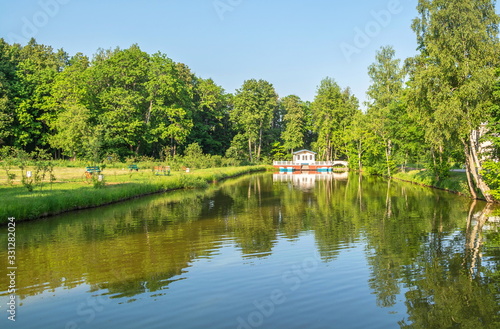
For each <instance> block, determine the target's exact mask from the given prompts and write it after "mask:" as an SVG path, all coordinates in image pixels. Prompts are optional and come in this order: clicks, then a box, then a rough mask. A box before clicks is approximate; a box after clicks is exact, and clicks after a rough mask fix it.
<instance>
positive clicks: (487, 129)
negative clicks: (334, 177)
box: [0, 0, 500, 201]
mask: <svg viewBox="0 0 500 329" xmlns="http://www.w3.org/2000/svg"><path fill="white" fill-rule="evenodd" d="M494 3H495V2H494V1H491V0H473V1H470V0H467V1H466V0H459V1H452V2H450V1H445V0H420V1H419V2H418V7H417V9H418V17H417V18H416V19H415V20H414V21H413V24H412V28H413V30H414V31H415V34H416V38H417V45H418V54H417V55H416V56H414V57H412V58H407V59H405V60H401V59H398V58H397V57H396V53H395V51H394V49H393V48H392V47H390V46H385V47H382V48H381V49H380V50H379V51H378V52H377V54H376V55H375V61H374V63H373V64H372V65H370V67H369V68H368V72H367V73H368V75H369V77H370V79H371V85H370V87H369V89H368V91H367V95H368V97H369V100H368V102H367V103H366V104H359V101H358V99H357V98H356V97H355V96H354V95H353V93H352V92H351V90H350V88H349V87H341V86H340V85H339V84H338V83H337V82H336V81H335V79H333V78H330V77H327V78H325V79H323V80H322V81H321V82H320V83H319V86H318V89H317V94H316V96H315V98H314V100H313V101H312V102H308V101H304V100H301V99H300V98H299V97H297V96H295V95H288V96H285V95H281V96H280V95H278V94H277V92H276V90H275V89H274V87H273V85H272V84H271V83H270V82H268V81H264V80H257V79H250V80H246V81H244V82H243V84H242V87H241V88H240V89H238V90H236V91H235V92H234V93H228V92H226V91H225V90H224V89H223V88H222V87H220V86H218V85H217V84H216V82H214V81H213V80H212V79H205V78H201V77H197V76H196V75H195V74H194V73H193V72H192V71H191V69H190V68H189V67H188V66H187V65H185V64H183V63H178V62H174V61H173V60H172V59H170V58H169V57H168V56H167V55H166V54H162V53H155V54H148V53H146V52H144V51H142V50H141V49H140V47H139V46H138V45H132V46H131V47H129V48H127V49H120V48H116V49H109V50H104V49H99V50H97V52H96V53H95V54H94V55H93V57H92V58H89V57H88V56H87V55H85V54H82V53H77V54H74V55H70V54H68V53H67V52H65V51H64V50H63V49H60V50H54V49H53V48H52V47H50V46H48V45H42V44H38V43H37V42H36V41H35V40H34V39H32V40H31V41H30V42H29V43H28V44H26V45H19V44H8V43H6V42H5V41H4V40H3V39H0V147H3V151H2V152H1V153H2V159H1V162H0V163H1V164H2V166H3V168H4V169H5V168H6V167H8V166H9V161H10V160H9V159H11V158H12V157H13V156H12V154H14V153H16V152H17V153H19V152H26V153H28V154H32V152H37V154H41V153H40V152H45V153H44V156H45V155H49V156H50V157H51V158H53V159H71V160H73V161H77V162H78V161H83V162H86V163H91V164H97V163H102V162H105V161H112V162H130V163H134V162H137V161H144V160H145V161H150V162H154V161H161V162H164V163H168V164H170V165H172V166H178V167H182V166H186V167H188V166H194V165H193V163H196V162H200V160H199V159H202V160H201V162H202V163H196V164H195V166H199V167H210V166H221V165H222V166H224V165H241V164H242V165H246V164H259V163H270V161H272V160H288V159H291V153H292V152H293V151H294V150H298V149H299V148H308V149H312V150H314V151H315V152H317V153H318V156H317V159H318V160H333V159H336V160H342V159H343V160H348V161H349V163H350V167H351V168H353V169H360V170H361V169H362V170H364V171H365V172H368V173H372V174H379V175H385V176H389V177H391V176H393V175H394V174H395V173H396V172H397V171H398V168H399V167H406V165H407V163H421V164H423V165H424V167H425V169H426V170H427V171H426V173H424V174H422V175H424V176H425V175H432V176H433V177H434V178H433V181H435V182H440V181H442V180H446V179H448V178H449V177H450V175H451V174H450V168H451V167H452V165H453V164H455V163H459V164H461V165H462V167H463V168H464V169H466V174H467V175H466V177H467V182H468V183H467V185H468V190H469V192H468V194H470V195H471V196H472V197H481V195H482V196H483V197H484V198H486V199H487V200H488V201H494V200H495V198H498V197H500V192H499V191H500V184H498V183H497V180H498V175H497V173H498V172H500V163H499V162H498V161H497V160H498V149H499V147H500V138H499V137H498V136H500V125H499V122H500V82H499V81H500V79H499V77H500V47H499V42H498V24H499V22H500V19H499V16H498V15H497V14H496V13H495V7H494ZM456 13H461V14H460V15H456ZM361 105H364V106H361ZM180 156H183V157H182V158H181V157H180ZM202 156H203V157H202ZM18 158H19V157H18ZM185 159H188V160H189V161H186V162H185V163H184V164H182V163H181V161H183V160H185ZM42 162H43V161H42ZM42 164H43V163H42ZM40 171H41V172H42V173H44V174H45V175H49V176H50V175H51V173H50V168H46V169H43V168H42V169H40ZM8 179H9V178H8V174H7V180H8ZM27 183H28V184H29V182H27Z"/></svg>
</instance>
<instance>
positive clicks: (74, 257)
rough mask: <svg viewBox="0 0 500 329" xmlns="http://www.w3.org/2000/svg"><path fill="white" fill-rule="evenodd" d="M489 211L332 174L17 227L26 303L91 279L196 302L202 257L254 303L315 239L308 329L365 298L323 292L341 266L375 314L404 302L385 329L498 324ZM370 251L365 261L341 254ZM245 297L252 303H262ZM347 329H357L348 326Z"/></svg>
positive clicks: (497, 255)
mask: <svg viewBox="0 0 500 329" xmlns="http://www.w3.org/2000/svg"><path fill="white" fill-rule="evenodd" d="M344 174H345V175H347V173H342V175H344ZM493 211H494V209H492V207H491V206H489V205H485V204H484V203H481V202H473V203H470V202H469V201H468V200H467V199H465V198H460V197H457V196H455V195H452V194H448V193H443V192H440V191H434V190H431V189H425V188H421V187H419V186H415V185H410V184H406V183H400V182H391V181H386V180H382V179H380V178H376V177H362V176H356V175H352V174H351V175H350V176H342V177H339V176H337V174H332V173H325V174H318V173H314V174H311V173H308V174H303V175H300V174H294V175H289V174H275V175H268V174H266V175H255V176H251V177H242V178H239V179H236V180H231V181H227V182H225V183H223V184H221V185H219V186H214V187H212V188H210V189H208V190H206V191H180V192H174V193H167V194H165V195H160V196H153V197H148V198H144V199H138V200H133V201H129V202H127V203H123V204H120V205H114V206H110V207H104V208H100V209H94V210H88V211H82V212H77V213H72V214H68V215H64V216H59V217H56V218H50V219H48V220H44V221H39V222H32V223H20V224H19V225H18V228H17V262H18V268H19V273H18V277H17V284H18V287H19V289H18V296H19V297H20V298H21V300H30V298H32V296H35V295H43V294H44V293H45V292H47V291H52V292H55V291H56V290H57V289H58V288H64V289H68V290H71V289H73V288H75V287H78V286H80V285H82V284H85V285H88V286H89V287H91V288H90V292H91V293H92V292H99V294H101V295H106V296H108V297H110V298H112V299H115V300H118V301H122V300H126V301H131V302H133V303H137V304H140V303H142V302H141V301H140V298H139V296H144V294H149V295H150V296H155V298H158V297H159V296H168V295H169V294H170V293H172V294H175V293H182V295H183V296H185V298H186V299H196V298H199V294H202V293H201V292H200V291H196V289H193V291H191V290H178V289H180V288H179V287H181V286H185V285H184V284H183V283H185V284H186V285H188V286H189V285H190V284H193V282H197V280H198V279H200V278H204V275H207V274H206V272H201V271H200V272H199V274H196V273H197V269H198V266H199V262H200V261H202V260H207V261H211V260H214V259H218V260H219V261H220V262H221V263H220V265H218V267H217V268H216V270H217V271H220V272H216V273H218V275H220V276H221V278H234V281H231V280H230V279H226V280H221V282H220V283H219V284H220V286H217V284H216V283H212V287H213V288H214V289H216V288H218V289H220V290H219V293H220V291H223V290H231V291H232V290H238V291H242V292H241V294H243V295H245V296H253V294H254V293H256V292H255V290H257V289H258V288H256V287H261V286H262V287H267V286H268V285H269V282H270V280H271V279H270V278H272V277H275V276H276V277H280V273H281V272H282V271H283V268H287V267H286V266H285V264H290V263H293V261H294V257H295V255H302V254H303V253H304V252H305V251H304V250H301V249H293V248H294V247H293V246H294V245H297V246H300V245H302V244H303V243H304V241H308V239H309V238H312V239H313V240H314V248H315V249H316V250H317V252H318V253H319V257H320V260H321V264H322V265H318V270H317V272H316V273H315V275H316V276H315V278H314V279H313V278H312V277H311V279H309V277H307V278H306V276H304V278H305V279H304V281H307V284H308V286H309V288H308V289H309V290H308V291H309V292H311V291H315V292H317V293H316V294H312V295H308V297H307V303H309V304H307V305H305V306H304V307H308V308H310V307H312V306H311V305H316V306H314V311H313V310H310V311H309V313H310V321H311V323H313V321H318V320H317V319H318V318H320V319H324V320H322V321H324V322H320V323H317V325H316V326H314V325H312V324H311V325H310V326H309V327H310V328H324V327H328V325H327V323H330V322H328V321H330V320H332V319H331V318H330V317H329V316H330V315H329V312H330V311H327V310H326V309H325V308H322V307H320V306H319V305H330V304H331V303H332V300H334V299H335V298H341V297H342V296H347V295H349V298H350V299H349V300H351V304H352V303H354V305H356V303H359V300H356V298H353V294H354V295H355V294H356V292H354V291H344V290H345V289H343V284H342V283H341V282H344V281H336V282H337V284H336V285H334V287H335V288H332V289H334V290H332V291H331V294H330V295H325V294H324V293H322V290H324V287H325V285H327V284H326V283H330V282H332V281H334V275H336V274H338V273H341V271H340V268H342V267H341V264H345V266H346V273H349V274H346V277H345V278H343V279H342V280H348V279H349V275H352V276H353V277H364V276H363V275H364V274H363V273H366V279H364V280H365V281H364V282H359V284H360V285H362V284H366V285H367V287H368V289H369V290H370V292H371V293H372V294H374V296H375V301H374V304H376V306H377V307H378V308H379V309H389V310H393V309H398V310H399V309H400V308H401V307H403V305H404V308H405V309H406V314H397V312H394V313H396V314H397V319H398V320H399V322H397V321H394V320H393V318H392V317H388V318H383V319H382V318H381V320H380V321H382V322H381V323H382V324H383V326H382V327H385V328H389V327H393V326H394V325H396V326H398V327H402V328H451V327H454V326H457V327H459V326H462V327H472V326H475V327H478V328H490V327H491V328H493V327H495V328H496V327H497V325H498V324H499V323H500V319H499V315H498V314H500V313H499V312H500V307H499V301H500V298H499V296H500V275H499V274H498V273H499V272H498V271H497V270H498V266H499V264H500V238H499V236H498V223H497V222H495V220H494V219H495V217H493V220H491V221H488V218H491V217H490V215H491V214H492V212H493ZM0 243H1V246H2V247H1V248H3V249H2V250H1V251H0V257H2V259H6V250H5V246H6V245H7V243H6V235H5V234H2V237H1V239H0ZM283 245H286V246H287V247H286V248H288V249H284V247H283ZM360 246H361V250H363V253H362V254H360V256H359V258H356V257H355V256H352V259H351V260H349V258H345V259H344V258H342V260H340V259H339V258H340V256H341V255H346V252H348V251H349V250H358V249H360ZM297 248H298V247H297ZM223 250H236V251H237V253H238V255H235V254H233V253H230V256H225V253H224V252H223ZM308 251H309V250H308ZM354 254H356V253H354ZM226 257H227V258H226ZM296 257H299V256H296ZM297 259H298V260H295V261H298V262H299V263H300V262H301V261H302V259H301V258H297ZM240 260H241V262H240ZM361 261H364V262H365V263H364V265H363V266H358V267H355V266H353V265H352V268H349V266H350V264H351V263H350V262H352V264H354V263H356V262H358V263H359V262H361ZM344 262H345V263H344ZM218 264H219V263H218ZM356 264H357V263H356ZM248 266H256V267H258V268H259V275H258V276H255V277H250V278H249V277H247V276H244V275H243V273H246V272H248V270H249V267H248ZM287 266H288V265H287ZM332 268H333V269H336V270H335V271H333V270H332ZM2 271H3V269H2ZM214 271H215V269H214ZM337 272H338V273H337ZM236 277H239V278H240V280H241V277H245V280H246V281H245V282H242V281H236V279H235V278H236ZM252 280H255V281H252ZM249 281H250V282H249ZM304 284H305V283H304ZM6 286H8V284H7V279H6V276H5V275H1V276H0V287H2V288H4V287H6ZM245 287H248V288H245ZM263 289H264V288H263ZM266 289H267V288H266ZM264 292H265V293H267V292H268V290H265V291H264ZM6 295H7V293H6V291H3V292H2V293H0V296H6ZM360 296H361V295H360ZM354 297H356V296H354ZM248 298H249V299H250V300H249V301H248V304H250V305H252V301H253V298H255V297H248ZM345 298H347V297H345ZM359 298H361V297H359ZM243 299H244V298H243ZM241 300H242V298H241V297H238V296H231V295H227V294H224V303H226V304H235V305H239V304H238V303H241ZM300 303H301V304H300V305H302V303H304V302H303V301H301V302H300ZM342 303H344V302H342ZM342 303H340V305H342ZM339 307H341V306H339ZM346 307H347V306H346ZM291 309H293V307H291ZM238 312H245V311H241V310H240V311H238ZM290 312H291V313H288V314H282V315H276V316H275V317H274V319H275V321H276V322H277V324H276V325H275V327H278V326H279V323H280V319H281V320H283V319H287V318H291V319H293V317H294V316H296V315H295V314H294V312H293V311H290ZM341 313H342V312H341ZM238 314H239V313H238ZM346 314H347V313H346ZM374 314H375V313H374ZM377 314H378V313H377ZM236 315H237V314H226V315H223V314H221V315H217V316H219V317H220V321H221V322H224V321H229V322H231V321H232V320H233V319H234V318H235V317H236ZM372 315H373V314H372ZM158 316H161V314H159V315H158ZM172 316H173V317H175V316H178V317H181V315H179V314H177V315H172ZM186 316H187V315H186ZM212 316H215V315H212ZM224 316H225V317H226V318H224ZM186 320H187V319H186ZM302 320H304V319H302ZM179 321H181V320H180V319H179ZM268 321H272V318H269V319H268ZM304 321H305V320H304ZM384 321H386V322H384ZM297 323H300V322H297ZM314 323H316V322H314ZM351 324H352V323H351ZM186 327H187V326H186ZM192 327H193V328H194V327H200V328H201V327H203V326H202V323H198V326H196V325H193V326H192ZM218 327H220V328H222V327H223V326H218ZM228 327H231V326H228ZM232 327H235V326H232ZM342 327H343V328H349V322H345V323H344V325H343V326H342ZM353 327H354V326H353Z"/></svg>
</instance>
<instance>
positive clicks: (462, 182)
mask: <svg viewBox="0 0 500 329" xmlns="http://www.w3.org/2000/svg"><path fill="white" fill-rule="evenodd" d="M394 178H396V179H400V180H404V181H408V182H412V183H416V184H420V185H425V186H429V187H435V188H439V189H443V190H447V191H450V192H454V193H459V194H463V195H466V196H470V192H469V188H468V185H467V176H466V174H465V173H463V172H450V176H449V177H448V178H445V179H441V180H439V181H436V178H435V177H434V175H433V174H432V173H431V172H430V171H428V170H413V171H409V172H406V173H404V172H399V173H397V174H395V175H394Z"/></svg>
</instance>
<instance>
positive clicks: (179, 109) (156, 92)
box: [144, 53, 193, 156]
mask: <svg viewBox="0 0 500 329" xmlns="http://www.w3.org/2000/svg"><path fill="white" fill-rule="evenodd" d="M181 69H183V70H184V71H183V73H182V74H185V76H189V74H191V73H190V71H189V69H188V68H187V67H181ZM178 70H179V66H177V65H176V63H174V61H172V60H171V59H170V58H168V57H167V56H166V55H164V54H161V53H156V54H154V55H153V56H151V59H150V63H149V69H148V81H147V82H146V90H147V93H148V96H147V100H148V107H147V111H146V114H145V116H144V122H145V124H146V127H147V131H146V134H147V136H148V141H149V142H150V143H159V144H160V145H161V146H162V147H164V146H166V145H169V146H170V149H171V150H172V155H174V156H175V155H176V152H177V151H176V150H177V145H179V144H181V145H182V144H184V143H185V142H186V140H187V137H188V135H189V134H190V132H191V129H192V127H193V121H192V106H193V105H192V95H191V94H190V93H191V91H190V90H188V89H191V87H192V86H187V85H186V83H188V82H187V81H186V80H185V79H186V78H185V77H184V79H183V78H182V77H181V72H179V71H178Z"/></svg>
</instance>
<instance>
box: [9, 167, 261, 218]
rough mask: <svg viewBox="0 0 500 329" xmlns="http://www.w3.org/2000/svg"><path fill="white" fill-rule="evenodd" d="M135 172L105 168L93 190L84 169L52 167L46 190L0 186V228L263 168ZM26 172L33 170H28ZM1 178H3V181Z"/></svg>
mask: <svg viewBox="0 0 500 329" xmlns="http://www.w3.org/2000/svg"><path fill="white" fill-rule="evenodd" d="M138 166H139V168H141V167H142V168H143V169H139V171H129V170H128V169H126V166H123V167H122V168H120V167H118V166H117V165H115V166H111V167H107V168H105V169H104V170H103V171H102V174H103V178H104V181H102V185H101V187H105V188H95V187H96V186H95V184H93V183H92V182H90V183H89V182H85V181H84V180H82V174H83V172H84V169H82V168H69V167H55V168H54V172H56V173H57V176H58V177H59V178H57V180H56V181H54V182H53V183H52V184H51V185H50V187H48V186H47V187H43V186H42V185H40V184H39V185H36V186H34V188H33V189H32V190H29V189H26V188H25V187H24V186H22V185H21V184H19V182H14V184H13V185H12V186H8V185H6V184H4V185H0V194H1V195H2V206H1V207H0V224H3V223H5V222H6V221H7V219H8V218H9V217H15V218H16V220H17V221H21V220H28V219H35V218H39V217H43V216H48V215H54V214H58V213H61V212H66V211H70V210H77V209H84V208H92V207H96V206H101V205H104V204H109V203H114V202H118V201H122V200H127V199H130V198H134V197H137V196H142V195H147V194H152V193H158V192H164V191H169V190H175V189H182V188H201V187H207V186H209V184H211V183H213V182H217V181H220V180H223V179H226V178H229V177H235V176H239V175H243V174H246V173H251V172H258V171H265V170H266V167H265V166H247V167H226V168H210V169H198V170H191V168H190V171H189V172H185V171H172V172H171V173H170V175H168V176H167V175H163V174H161V175H155V171H154V170H152V168H148V167H147V163H142V164H141V163H139V164H138ZM27 169H33V168H32V167H29V168H27ZM3 178H5V177H3Z"/></svg>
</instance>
